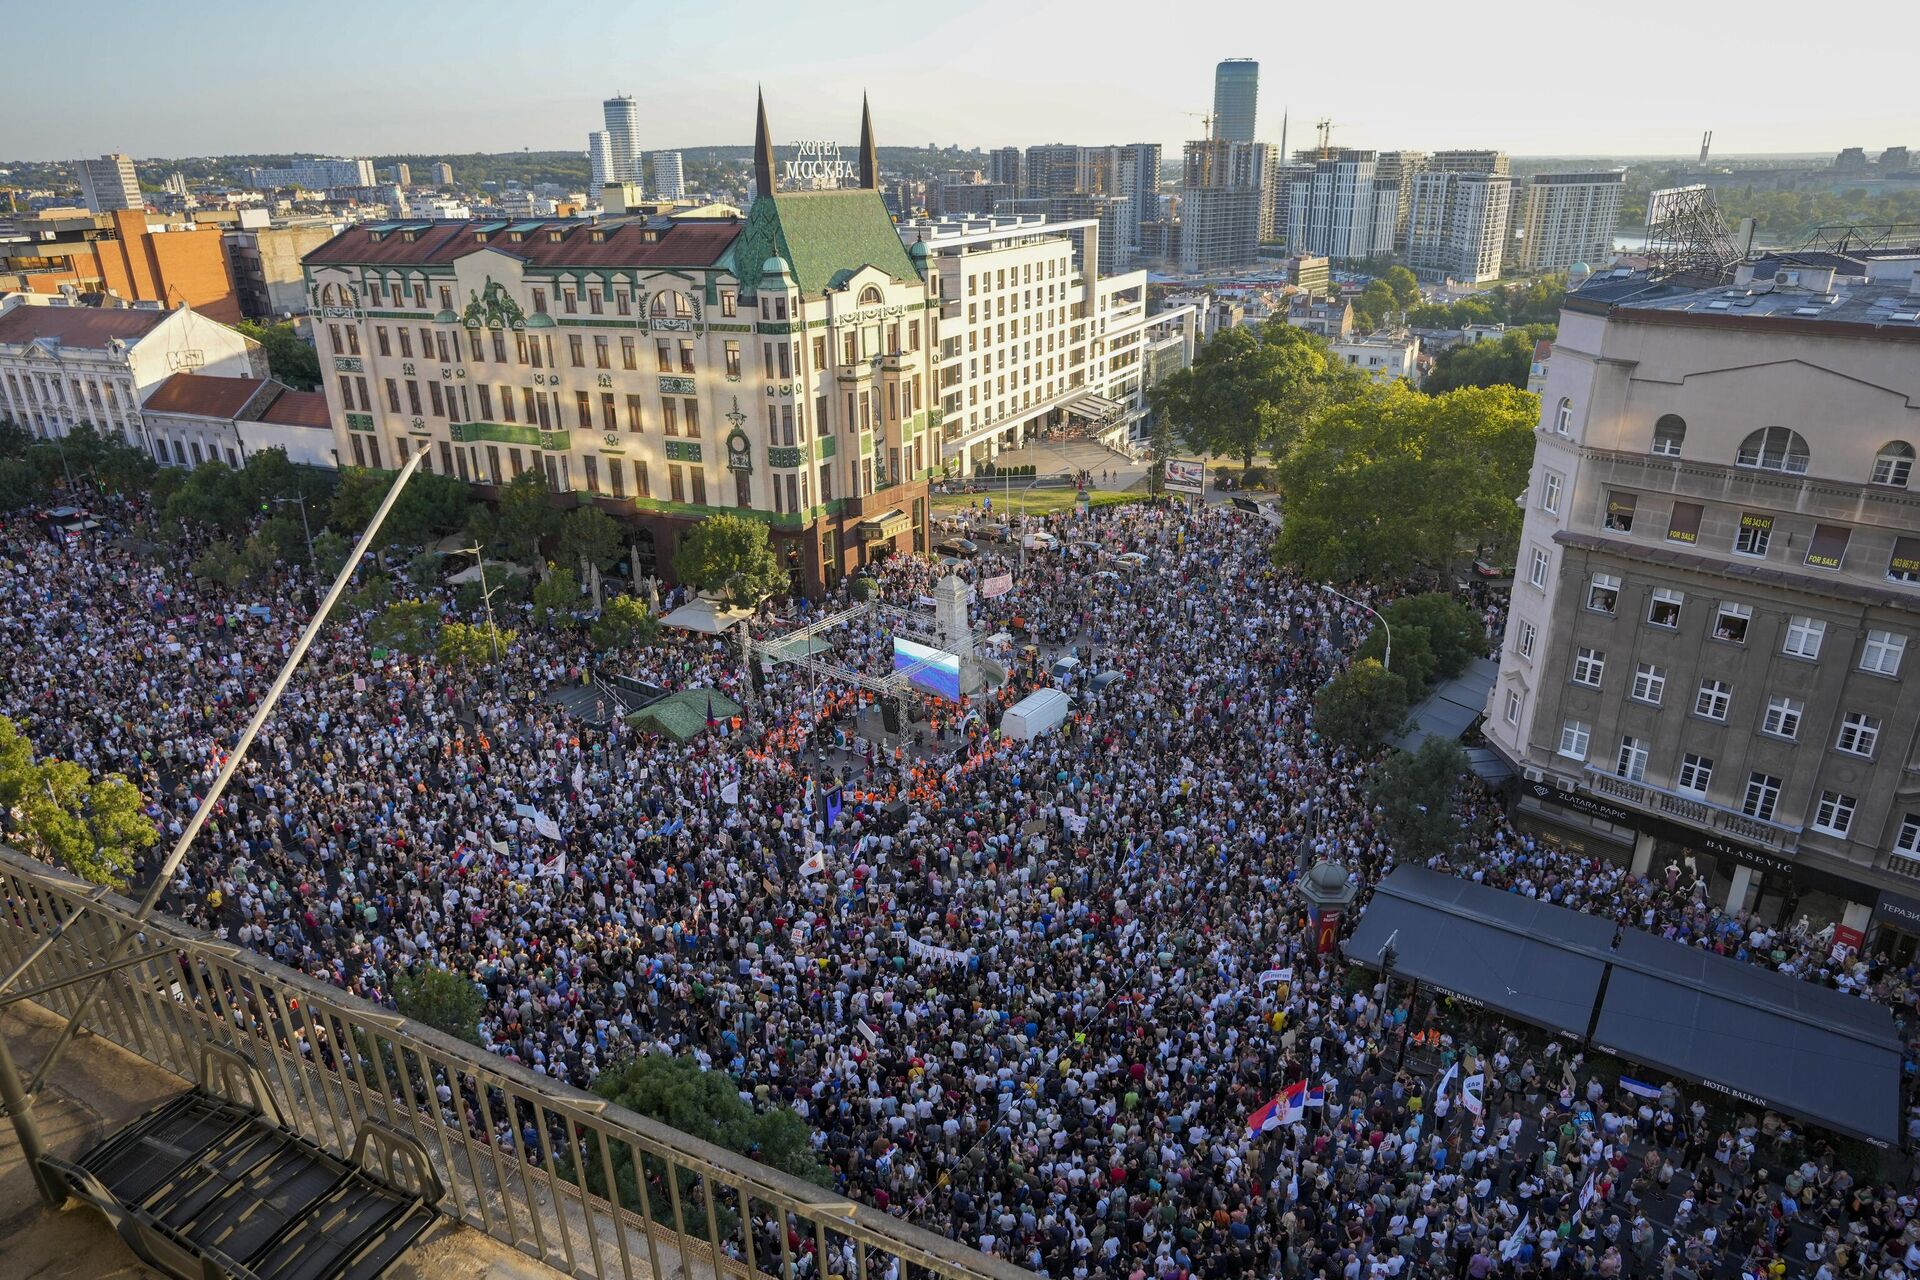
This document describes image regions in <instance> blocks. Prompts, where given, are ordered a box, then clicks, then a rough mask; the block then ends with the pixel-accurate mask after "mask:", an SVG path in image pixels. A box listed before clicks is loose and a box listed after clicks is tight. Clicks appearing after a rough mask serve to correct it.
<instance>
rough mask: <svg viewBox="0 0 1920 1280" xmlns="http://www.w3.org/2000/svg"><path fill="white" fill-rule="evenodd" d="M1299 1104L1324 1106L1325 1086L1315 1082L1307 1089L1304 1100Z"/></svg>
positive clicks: (1325, 1097) (1325, 1100) (1325, 1098)
mask: <svg viewBox="0 0 1920 1280" xmlns="http://www.w3.org/2000/svg"><path fill="white" fill-rule="evenodd" d="M1301 1105H1302V1106H1308V1107H1324V1106H1326V1105H1327V1086H1325V1085H1323V1084H1317V1085H1315V1086H1313V1088H1311V1089H1309V1090H1307V1097H1306V1100H1305V1102H1303V1103H1302V1104H1301Z"/></svg>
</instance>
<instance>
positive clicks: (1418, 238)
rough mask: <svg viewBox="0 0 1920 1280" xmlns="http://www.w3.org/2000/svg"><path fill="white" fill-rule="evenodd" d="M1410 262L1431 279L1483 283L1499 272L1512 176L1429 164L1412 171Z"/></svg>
mask: <svg viewBox="0 0 1920 1280" xmlns="http://www.w3.org/2000/svg"><path fill="white" fill-rule="evenodd" d="M1411 181H1412V184H1413V193H1412V198H1411V199H1410V200H1409V201H1408V205H1407V232H1406V244H1407V249H1406V263H1407V266H1408V267H1410V268H1411V269H1412V270H1413V273H1414V274H1415V275H1417V276H1419V277H1420V278H1421V279H1422V280H1426V281H1441V280H1455V281H1458V282H1460V283H1463V284H1478V283H1480V282H1481V281H1484V280H1494V279H1497V278H1499V275H1500V267H1501V262H1502V254H1503V252H1504V250H1505V247H1506V238H1507V221H1508V201H1509V200H1510V198H1511V195H1512V191H1513V182H1512V180H1511V179H1509V178H1507V177H1504V176H1502V175H1498V174H1489V173H1459V172H1448V171H1443V170H1429V171H1427V172H1425V173H1418V174H1414V175H1412V179H1411Z"/></svg>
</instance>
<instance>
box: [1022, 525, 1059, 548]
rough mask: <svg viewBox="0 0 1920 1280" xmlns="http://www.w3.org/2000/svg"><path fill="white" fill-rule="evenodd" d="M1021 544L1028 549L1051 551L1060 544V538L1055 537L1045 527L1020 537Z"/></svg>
mask: <svg viewBox="0 0 1920 1280" xmlns="http://www.w3.org/2000/svg"><path fill="white" fill-rule="evenodd" d="M1020 545H1021V546H1022V547H1025V548H1026V549H1027V550H1028V551H1051V550H1053V549H1054V548H1055V547H1057V546H1059V545H1060V539H1058V538H1056V537H1054V536H1053V535H1052V534H1050V533H1048V532H1047V531H1046V530H1045V529H1037V530H1035V531H1034V532H1032V533H1029V534H1026V535H1024V536H1023V537H1022V538H1021V539H1020Z"/></svg>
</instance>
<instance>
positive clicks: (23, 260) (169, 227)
mask: <svg viewBox="0 0 1920 1280" xmlns="http://www.w3.org/2000/svg"><path fill="white" fill-rule="evenodd" d="M16 227H17V228H18V229H19V230H20V231H21V232H22V233H23V238H22V239H19V240H14V241H11V242H8V243H7V244H5V245H3V246H0V288H11V289H17V290H20V291H22V292H27V293H38V294H47V295H58V294H61V293H62V292H64V291H66V290H73V291H74V292H76V293H83V294H86V293H101V294H111V295H112V296H113V297H114V298H116V299H118V300H120V301H122V302H153V303H157V304H160V305H161V306H166V307H175V306H179V305H181V304H183V303H184V304H185V305H187V306H189V307H192V308H193V309H194V310H196V311H198V312H200V313H201V314H202V315H205V316H207V317H209V318H211V319H214V320H217V321H219V322H221V323H223V324H231V323H233V322H235V321H237V320H239V319H240V318H241V308H240V299H239V296H238V294H237V293H236V291H235V289H234V283H233V275H232V271H231V269H230V267H229V266H228V263H227V255H226V250H225V248H224V246H223V244H222V238H221V237H222V232H221V231H220V229H219V228H218V227H201V226H197V225H195V224H193V223H189V222H182V221H179V220H177V219H174V218H170V217H167V216H165V215H162V214H157V213H155V214H150V213H148V212H147V211H146V210H145V209H140V208H134V209H116V210H114V211H113V212H112V213H108V214H101V215H98V216H95V217H83V218H77V219H76V218H39V219H26V218H23V219H19V220H17V222H16Z"/></svg>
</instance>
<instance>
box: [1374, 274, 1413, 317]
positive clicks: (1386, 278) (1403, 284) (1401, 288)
mask: <svg viewBox="0 0 1920 1280" xmlns="http://www.w3.org/2000/svg"><path fill="white" fill-rule="evenodd" d="M1380 280H1381V283H1383V284H1385V285H1386V286H1387V289H1388V291H1389V292H1390V293H1392V294H1393V305H1394V309H1395V310H1397V311H1405V310H1407V309H1408V308H1409V307H1412V306H1414V305H1416V304H1417V303H1418V302H1419V301H1420V278H1419V277H1418V276H1416V275H1414V274H1413V272H1411V271H1409V270H1407V269H1406V268H1405V267H1388V268H1387V272H1386V274H1385V275H1383V276H1381V277H1380Z"/></svg>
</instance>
